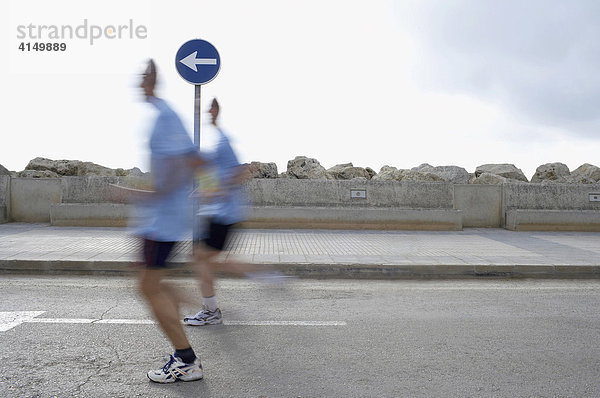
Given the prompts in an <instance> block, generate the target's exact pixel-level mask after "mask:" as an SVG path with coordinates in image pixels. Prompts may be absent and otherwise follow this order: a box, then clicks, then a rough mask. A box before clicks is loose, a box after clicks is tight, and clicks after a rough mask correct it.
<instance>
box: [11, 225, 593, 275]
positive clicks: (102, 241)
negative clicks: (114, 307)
mask: <svg viewBox="0 0 600 398" xmlns="http://www.w3.org/2000/svg"><path fill="white" fill-rule="evenodd" d="M140 245H141V242H140V240H139V238H137V237H134V236H132V235H131V234H130V233H129V231H128V230H127V229H125V228H74V227H52V226H50V225H47V224H24V223H8V224H1V225H0V271H1V270H4V271H18V270H19V269H23V270H25V271H29V272H31V271H35V270H36V269H39V270H42V271H48V270H51V271H52V270H53V271H59V270H61V269H63V268H64V269H69V270H77V269H78V268H80V269H81V270H83V271H90V270H99V271H111V270H119V269H127V267H129V266H130V265H131V263H134V262H136V261H138V260H139V252H140ZM191 249H192V245H191V242H190V241H186V242H183V243H182V244H180V245H178V246H177V247H176V249H175V252H174V255H173V257H172V262H174V263H187V262H188V260H189V258H190V253H191ZM228 249H229V250H228V251H227V253H225V254H223V256H222V257H223V259H229V260H231V259H235V260H237V261H248V262H253V263H258V264H266V265H272V266H274V267H276V268H280V269H282V270H284V271H285V272H288V273H290V274H297V275H300V276H302V275H303V274H306V275H309V276H310V275H314V276H319V274H321V275H322V276H344V275H347V276H361V275H362V276H366V277H373V276H376V275H377V273H379V274H381V275H396V276H402V275H404V276H407V275H408V276H410V275H436V274H437V275H441V276H443V275H465V276H468V275H475V276H476V275H480V274H481V275H499V276H502V275H504V276H519V275H520V276H536V275H546V276H553V275H554V276H560V275H565V276H567V275H569V276H577V275H582V276H586V277H600V233H597V232H514V231H508V230H504V229H465V230H464V231H448V232H437V231H436V232H430V231H355V230H352V231H348V230H266V229H265V230H248V229H242V230H237V231H236V232H235V234H234V235H233V236H232V238H231V240H230V242H229V247H228ZM365 269H366V270H367V271H365ZM319 270H321V271H320V272H319Z"/></svg>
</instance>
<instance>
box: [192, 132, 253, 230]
mask: <svg viewBox="0 0 600 398" xmlns="http://www.w3.org/2000/svg"><path fill="white" fill-rule="evenodd" d="M202 134H203V137H202V139H203V140H202V141H201V143H200V150H201V153H202V157H203V158H204V159H205V160H207V161H208V164H207V165H206V166H205V167H204V169H205V171H206V170H208V172H209V173H211V174H214V177H215V178H216V180H217V184H218V185H220V186H221V188H225V191H226V194H225V195H224V196H220V197H218V199H216V200H214V201H213V203H211V204H210V210H209V211H208V212H209V213H210V218H211V219H212V220H213V221H214V222H217V223H219V224H224V225H231V224H235V223H238V222H241V221H244V220H245V219H246V218H247V217H246V205H247V200H246V193H245V192H244V188H243V186H242V185H239V184H238V185H235V184H234V185H233V186H227V182H230V181H231V180H232V178H235V177H236V176H237V174H238V173H239V166H240V163H239V161H238V158H237V156H236V154H235V152H234V151H233V148H232V147H231V142H230V141H229V138H227V136H226V135H225V133H224V132H223V130H221V129H220V128H218V127H215V126H213V125H205V126H203V132H202ZM205 139H206V142H205V141H204V140H205ZM199 210H200V213H202V212H203V209H202V205H200V209H199Z"/></svg>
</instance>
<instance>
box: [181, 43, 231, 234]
mask: <svg viewBox="0 0 600 398" xmlns="http://www.w3.org/2000/svg"><path fill="white" fill-rule="evenodd" d="M175 68H176V69H177V72H178V73H179V75H180V76H181V77H182V78H183V80H185V81H186V82H188V83H191V84H193V85H194V90H195V91H194V145H195V146H196V147H197V148H198V149H200V130H201V127H200V119H201V115H202V109H201V107H202V101H201V100H202V85H203V84H206V83H208V82H210V81H212V80H213V79H214V78H215V77H216V76H217V74H218V73H219V69H220V68H221V57H220V56H219V52H218V51H217V49H216V48H215V46H213V45H212V44H210V43H209V42H207V41H205V40H201V39H194V40H190V41H187V42H185V43H183V45H182V46H181V47H179V50H177V54H176V55H175ZM196 188H198V187H197V182H196V181H195V182H194V189H196ZM193 207H194V209H193V211H194V215H193V219H194V221H196V216H197V214H198V206H197V204H196V203H195V204H194V206H193ZM196 224H197V223H196V222H195V223H194V230H193V231H194V240H196V239H197V238H198V230H197V228H196Z"/></svg>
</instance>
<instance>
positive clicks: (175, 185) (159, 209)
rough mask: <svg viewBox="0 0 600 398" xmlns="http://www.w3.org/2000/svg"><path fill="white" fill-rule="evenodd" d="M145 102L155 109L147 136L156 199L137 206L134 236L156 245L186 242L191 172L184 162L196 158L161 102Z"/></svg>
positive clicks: (179, 125)
mask: <svg viewBox="0 0 600 398" xmlns="http://www.w3.org/2000/svg"><path fill="white" fill-rule="evenodd" d="M148 102H149V103H151V104H152V105H154V107H155V108H156V109H157V110H158V116H157V118H156V121H155V123H154V128H153V129H152V132H151V134H150V152H151V155H150V168H151V174H152V178H153V184H154V190H155V192H156V196H155V197H152V198H151V199H149V200H148V201H147V202H145V203H141V204H140V206H142V208H143V209H142V211H143V215H144V217H143V218H142V219H141V224H140V225H138V226H137V227H136V228H135V230H134V233H135V234H136V235H140V236H143V237H145V238H147V239H151V240H154V241H160V242H168V241H180V240H184V239H189V237H190V236H191V232H190V231H191V227H192V218H193V217H192V207H191V202H190V193H191V190H192V182H193V172H194V170H193V169H192V168H191V167H189V165H188V164H187V163H188V162H189V160H190V158H194V157H199V152H198V150H197V149H196V148H195V147H194V144H193V143H192V140H191V138H190V136H189V135H188V133H187V131H186V130H185V128H184V127H183V124H182V123H181V120H180V119H179V117H178V116H177V114H176V113H175V112H174V111H173V110H172V109H171V108H170V107H169V105H168V104H167V103H166V102H165V101H164V100H162V99H160V98H157V97H154V96H151V97H148Z"/></svg>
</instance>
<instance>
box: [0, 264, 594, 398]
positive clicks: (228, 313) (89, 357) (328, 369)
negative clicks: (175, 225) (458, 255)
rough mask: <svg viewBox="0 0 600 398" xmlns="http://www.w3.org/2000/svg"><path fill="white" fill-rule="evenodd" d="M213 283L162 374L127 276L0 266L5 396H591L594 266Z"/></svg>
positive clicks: (152, 332) (159, 347)
mask: <svg viewBox="0 0 600 398" xmlns="http://www.w3.org/2000/svg"><path fill="white" fill-rule="evenodd" d="M173 283H175V284H176V285H177V286H179V287H180V288H181V289H182V291H189V292H191V293H192V295H193V296H197V295H198V290H197V289H196V287H195V285H194V283H193V282H192V281H191V280H188V279H176V280H173ZM219 295H220V297H221V308H222V310H223V313H224V316H225V317H226V318H225V319H226V320H227V322H228V324H225V325H221V326H212V327H206V328H190V327H188V328H187V329H186V330H187V331H188V334H189V336H190V338H191V341H192V342H193V346H194V348H195V349H196V351H197V353H200V355H201V358H202V362H203V364H204V371H205V378H204V380H202V381H197V382H192V383H183V382H178V383H175V384H171V385H159V384H154V383H151V382H150V381H148V379H147V378H146V372H147V371H148V370H150V369H152V368H159V367H161V366H162V364H163V362H162V357H163V356H164V355H167V354H169V353H171V348H170V346H169V344H168V343H167V341H166V340H165V338H164V337H163V335H162V333H161V332H160V330H159V329H158V327H157V326H156V325H155V324H153V323H151V322H150V320H151V319H152V318H151V316H150V314H149V312H148V311H147V309H146V307H145V305H144V303H143V302H142V301H141V300H140V298H139V297H138V296H137V293H136V291H135V282H134V281H133V280H132V279H126V278H106V277H105V278H95V277H94V278H91V277H85V278H84V277H81V278H75V277H73V278H65V277H44V278H38V277H35V278H34V277H17V276H3V277H0V330H3V331H0V341H1V342H2V344H1V346H0V347H1V348H0V396H1V397H136V396H137V397H598V396H600V348H599V345H598V341H600V311H598V303H599V302H600V281H594V280H584V281H557V280H551V281H539V280H536V281H527V280H521V281H509V280H506V281H503V280H497V279H496V280H488V281H485V280H484V281H431V282H429V281H348V280H344V281H337V280H330V281H318V280H308V281H306V280H303V281H296V282H293V283H291V284H289V286H288V287H287V288H285V289H266V288H265V287H264V286H261V285H259V284H255V283H250V282H247V281H244V280H224V281H221V282H220V284H219ZM195 310H196V308H194V307H189V308H188V309H187V311H186V312H189V313H193V312H195Z"/></svg>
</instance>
